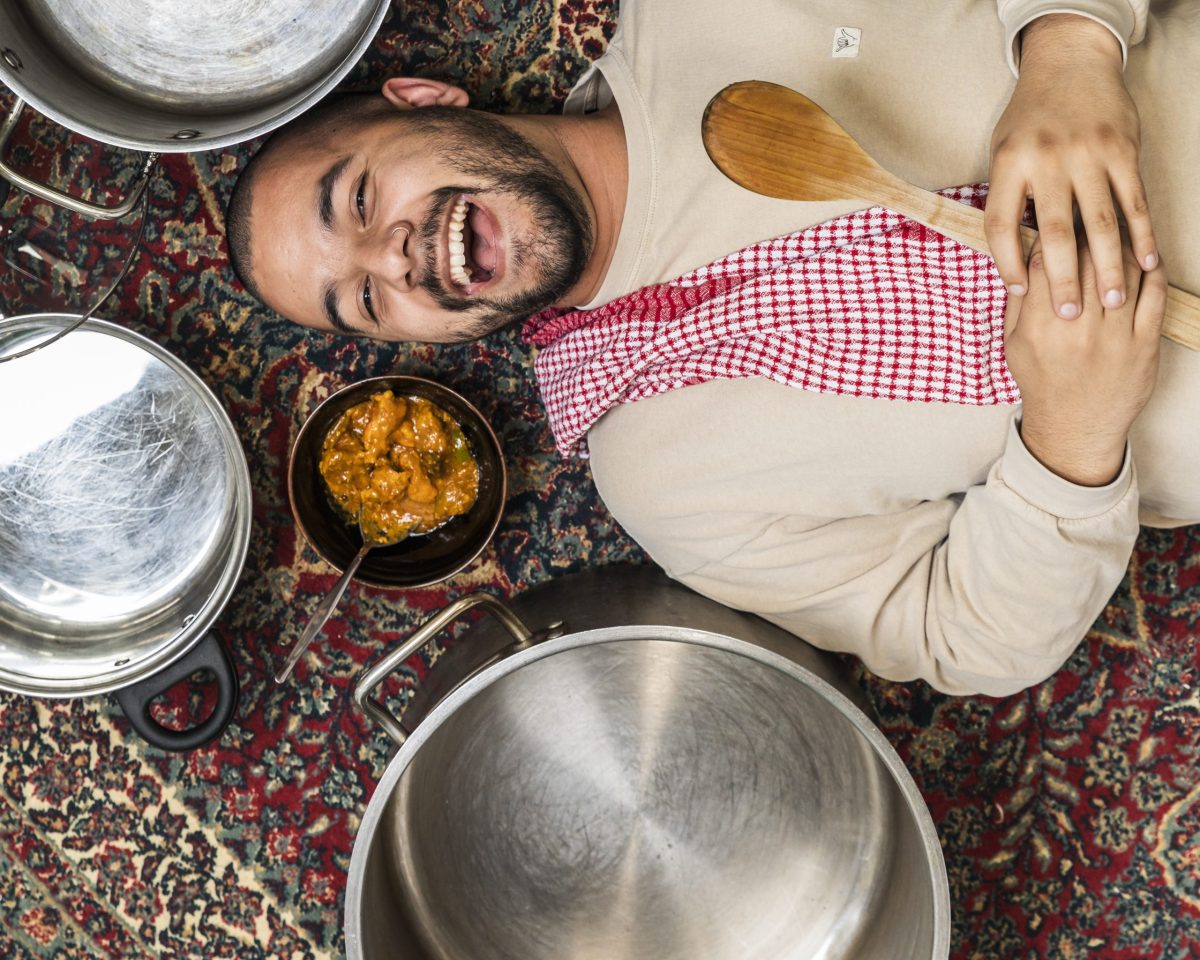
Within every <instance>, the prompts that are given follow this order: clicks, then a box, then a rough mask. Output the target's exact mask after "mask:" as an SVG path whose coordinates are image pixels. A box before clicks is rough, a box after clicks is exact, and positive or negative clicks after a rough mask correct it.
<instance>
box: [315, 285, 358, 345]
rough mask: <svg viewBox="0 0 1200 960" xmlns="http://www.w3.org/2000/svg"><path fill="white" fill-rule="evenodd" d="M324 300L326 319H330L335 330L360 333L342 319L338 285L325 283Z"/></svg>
mask: <svg viewBox="0 0 1200 960" xmlns="http://www.w3.org/2000/svg"><path fill="white" fill-rule="evenodd" d="M322 302H323V304H324V307H325V319H326V320H328V321H329V323H330V325H331V326H332V327H333V329H334V330H337V331H338V332H339V333H358V331H357V330H355V329H354V328H353V327H352V326H350V324H348V323H347V322H346V321H345V320H343V319H342V315H341V314H340V313H339V312H338V305H337V287H336V286H335V285H334V284H333V283H328V284H326V285H325V293H324V296H323V297H322Z"/></svg>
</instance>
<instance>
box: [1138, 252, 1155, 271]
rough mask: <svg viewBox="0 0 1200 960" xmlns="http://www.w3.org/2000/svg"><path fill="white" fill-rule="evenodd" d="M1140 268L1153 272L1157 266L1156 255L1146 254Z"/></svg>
mask: <svg viewBox="0 0 1200 960" xmlns="http://www.w3.org/2000/svg"><path fill="white" fill-rule="evenodd" d="M1142 266H1143V267H1145V268H1146V269H1147V270H1153V269H1154V268H1155V267H1157V266H1158V255H1157V254H1154V253H1148V254H1146V258H1145V259H1144V260H1143V261H1142Z"/></svg>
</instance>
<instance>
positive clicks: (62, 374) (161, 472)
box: [0, 314, 251, 750]
mask: <svg viewBox="0 0 1200 960" xmlns="http://www.w3.org/2000/svg"><path fill="white" fill-rule="evenodd" d="M75 319H76V318H75V317H73V316H69V315H62V314H42V315H34V316H25V317H15V318H10V319H8V320H2V321H0V355H4V354H6V353H12V352H18V351H20V350H22V349H23V348H24V347H25V345H26V344H27V343H28V342H31V341H40V340H41V339H44V338H45V337H46V335H47V333H52V332H54V331H55V330H57V329H61V328H62V327H64V326H66V325H69V324H71V323H72V322H74V321H75ZM0 410H3V411H4V422H3V427H0V688H3V689H6V690H12V691H15V692H17V693H24V694H30V695H34V696H43V697H79V696H88V695H94V694H100V693H107V692H109V691H116V692H117V698H118V700H119V702H120V703H121V706H122V708H123V709H124V711H125V713H126V715H127V716H128V717H129V721H130V723H131V724H133V726H134V727H135V729H137V731H138V732H139V733H140V734H141V735H142V736H143V737H144V738H145V739H146V740H148V741H149V742H151V743H153V744H155V745H156V746H159V747H162V748H164V749H174V750H181V749H191V748H193V747H196V746H199V745H201V744H202V743H206V742H208V741H209V740H211V739H213V738H214V737H215V736H217V735H218V734H219V733H220V732H221V730H222V729H223V728H224V726H225V724H226V723H227V722H228V721H229V719H230V718H231V717H232V716H233V713H234V712H235V710H236V707H237V695H238V683H237V673H236V671H235V670H234V667H233V665H232V663H231V662H230V660H229V657H228V654H227V653H226V652H225V650H224V648H223V647H222V646H221V644H220V642H219V641H218V640H217V638H216V637H215V636H214V635H211V634H209V633H208V631H209V628H210V627H211V626H212V625H213V622H214V621H215V620H216V618H217V616H218V614H219V613H220V612H221V609H222V608H223V607H224V605H225V603H226V601H227V600H228V599H229V597H230V595H231V594H232V593H233V590H234V587H235V586H236V584H237V580H238V577H239V576H240V574H241V570H242V565H243V562H244V560H245V556H246V548H247V544H248V541H249V536H250V510H251V498H250V476H249V471H248V469H247V466H246V459H245V456H244V454H243V453H242V449H241V445H240V443H239V442H238V439H237V435H236V434H235V432H234V429H233V425H232V424H231V423H230V421H229V418H228V416H227V415H226V413H225V411H224V410H223V409H222V408H221V405H220V404H219V403H218V402H217V400H216V398H215V397H214V396H213V395H212V393H211V392H210V391H209V390H208V388H207V387H206V386H205V385H204V383H203V382H202V381H201V380H200V379H199V378H198V377H197V376H196V375H195V374H194V373H192V371H190V370H189V369H188V368H187V367H186V366H185V365H184V364H183V363H181V362H180V361H179V360H177V359H176V358H175V357H173V356H172V355H171V354H170V353H168V352H167V351H166V350H164V349H162V348H161V347H159V346H158V345H156V344H154V343H153V342H152V341H150V340H147V339H146V338H145V337H142V336H140V335H138V334H136V333H133V332H132V331H129V330H126V329H124V328H122V327H119V326H116V325H114V324H111V323H106V322H104V321H99V320H89V321H87V322H86V323H84V324H83V325H82V326H81V327H80V328H79V329H78V330H77V331H76V332H75V333H73V334H72V335H71V336H70V337H68V338H67V339H65V340H63V341H62V342H61V343H58V344H55V346H54V347H53V348H51V349H48V350H43V351H40V352H38V353H34V354H31V355H29V356H27V357H22V358H21V359H18V360H14V361H13V362H11V363H5V364H0ZM200 669H207V670H209V671H211V672H212V673H213V674H214V675H215V678H216V684H217V706H216V708H215V710H214V711H213V713H212V714H211V715H210V716H209V718H208V719H207V720H205V721H204V722H203V723H201V724H200V725H198V726H196V727H193V728H191V729H189V730H185V731H177V730H172V729H169V728H166V727H164V726H162V725H161V724H159V723H158V722H156V721H155V720H154V719H153V717H152V716H151V715H150V712H149V704H150V701H151V700H153V699H154V698H155V697H156V696H158V695H159V694H160V693H162V692H163V691H165V690H166V689H167V688H168V687H170V686H171V685H172V684H174V683H175V682H177V681H179V680H181V679H183V678H185V677H187V676H189V675H190V674H192V673H193V672H195V671H197V670H200Z"/></svg>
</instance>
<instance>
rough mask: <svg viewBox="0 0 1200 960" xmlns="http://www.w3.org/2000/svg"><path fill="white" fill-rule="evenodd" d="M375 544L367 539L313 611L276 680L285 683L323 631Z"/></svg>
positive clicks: (276, 675)
mask: <svg viewBox="0 0 1200 960" xmlns="http://www.w3.org/2000/svg"><path fill="white" fill-rule="evenodd" d="M373 546H375V544H373V543H372V542H371V541H369V540H368V541H367V542H366V543H364V544H363V545H362V547H361V548H359V551H358V553H356V554H355V555H354V559H353V560H351V561H350V565H349V566H348V567H346V572H345V573H343V574H342V575H341V576H340V577H338V582H337V583H335V584H334V585H333V589H332V590H330V591H329V592H328V593H327V594H325V599H323V600H322V601H321V603H320V604H319V605H318V606H317V609H316V610H315V611H314V612H313V615H312V619H311V620H309V621H308V626H307V627H305V628H304V632H303V633H302V634H300V639H299V640H297V641H296V642H295V643H294V644H293V645H292V649H291V650H290V651H288V655H287V659H286V660H284V661H283V666H282V667H280V668H279V672H278V673H276V674H275V682H276V683H283V682H284V681H285V680H286V679H287V678H288V676H289V674H291V672H292V667H294V666H295V665H296V661H297V660H299V659H300V657H301V655H302V654H303V653H304V651H305V650H307V649H308V645H309V644H310V643H312V642H313V638H315V637H316V635H317V634H318V633H320V632H321V628H322V627H323V626H325V621H326V620H328V619H329V616H330V614H332V613H333V611H334V608H336V607H337V605H338V601H339V600H341V599H342V594H343V593H345V592H346V587H347V586H349V584H350V581H351V579H352V578H353V577H354V574H355V572H356V571H357V570H358V565H359V564H360V563H362V561H363V557H365V556H366V555H367V551H368V550H370V549H371V547H373Z"/></svg>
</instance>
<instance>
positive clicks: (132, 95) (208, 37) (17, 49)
mask: <svg viewBox="0 0 1200 960" xmlns="http://www.w3.org/2000/svg"><path fill="white" fill-rule="evenodd" d="M388 7H389V2H388V0H322V2H321V3H311V2H309V0H253V2H247V0H205V2H203V3H197V2H196V0H6V2H5V3H4V4H3V5H0V81H3V82H4V84H5V85H6V86H7V87H9V88H10V89H11V90H12V91H13V92H14V93H16V94H17V96H18V97H19V98H20V99H19V100H18V101H17V103H16V105H15V106H14V108H13V110H12V112H11V113H10V115H9V117H8V119H7V121H6V122H5V124H4V125H3V126H2V127H0V157H2V154H3V150H4V144H5V142H6V141H7V139H8V136H9V135H10V134H11V133H12V130H13V128H14V127H15V125H16V120H17V117H18V116H19V114H20V111H21V109H22V107H23V105H24V103H25V102H28V103H29V104H31V105H32V106H34V107H36V108H37V109H38V110H40V111H41V112H42V113H44V114H45V115H46V116H48V117H51V118H53V119H54V120H57V121H58V122H59V123H61V124H63V126H65V127H69V128H70V129H72V130H74V131H76V132H77V133H82V134H84V135H86V136H89V137H93V138H94V139H96V140H100V141H102V142H104V143H109V144H113V145H116V146H122V147H128V148H129V149H132V150H141V151H149V152H151V153H161V152H181V151H195V150H211V149H215V148H218V147H224V146H227V145H229V144H232V143H238V142H240V141H243V140H249V139H251V138H253V137H256V136H259V135H261V134H264V133H267V132H268V131H270V130H273V129H275V128H276V127H278V126H280V125H281V124H283V123H285V122H286V121H288V120H290V119H291V118H293V117H295V116H297V115H299V114H300V113H302V112H303V111H305V110H306V109H308V108H309V107H310V106H312V105H313V104H314V103H316V102H317V101H318V100H319V99H320V98H321V97H322V96H324V95H325V94H326V93H328V92H329V91H330V90H331V89H333V87H334V86H335V85H336V84H337V83H338V82H339V81H340V80H341V79H342V78H343V77H344V76H345V75H346V74H347V73H348V72H349V71H350V69H351V68H352V67H353V66H354V64H355V63H356V62H357V61H358V59H359V57H361V56H362V54H363V52H364V51H365V50H366V48H367V46H368V45H369V44H370V43H371V40H372V39H373V38H374V36H375V34H376V32H377V31H378V29H379V26H380V24H381V23H382V22H383V18H384V16H385V15H386V14H387V11H388ZM152 166H153V162H152V160H148V161H147V163H146V165H145V170H144V171H143V177H142V178H141V179H140V180H139V181H138V183H137V184H136V185H135V186H134V187H132V188H131V189H130V190H129V192H128V195H127V197H126V198H125V200H124V201H123V202H122V203H118V204H115V205H113V206H103V205H93V204H89V203H85V202H84V201H81V200H79V199H78V198H75V197H72V196H70V195H67V194H65V193H62V192H61V191H59V190H56V189H54V188H52V187H50V186H49V185H46V184H41V183H38V182H37V181H34V180H32V179H30V178H29V177H27V176H25V175H23V174H21V173H19V172H18V171H16V170H14V169H12V168H11V167H9V166H8V165H7V164H4V163H3V162H2V160H0V176H3V177H4V178H6V179H8V180H10V181H12V182H13V183H14V184H15V185H17V186H19V187H21V188H22V189H24V190H27V191H28V192H30V193H33V194H35V195H36V196H38V197H40V198H42V199H44V200H48V201H50V202H52V203H60V204H62V205H64V206H68V207H70V208H71V209H73V210H75V211H76V212H78V213H83V214H85V215H87V216H95V217H111V218H113V219H117V218H119V217H122V216H124V215H125V214H126V213H128V212H130V211H131V210H132V209H133V207H134V205H135V204H136V202H137V194H138V193H139V192H140V191H141V190H142V189H144V187H145V177H146V176H148V174H149V171H150V169H151V168H152Z"/></svg>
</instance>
